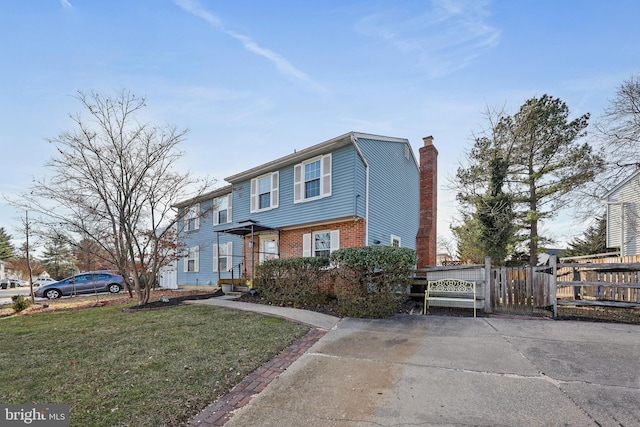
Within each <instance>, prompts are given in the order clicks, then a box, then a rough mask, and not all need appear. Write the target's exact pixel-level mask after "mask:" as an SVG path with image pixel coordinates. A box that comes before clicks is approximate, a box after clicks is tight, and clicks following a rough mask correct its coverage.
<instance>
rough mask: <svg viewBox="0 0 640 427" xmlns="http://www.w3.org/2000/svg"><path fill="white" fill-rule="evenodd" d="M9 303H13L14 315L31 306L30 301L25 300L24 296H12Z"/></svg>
mask: <svg viewBox="0 0 640 427" xmlns="http://www.w3.org/2000/svg"><path fill="white" fill-rule="evenodd" d="M11 301H13V304H12V307H13V309H14V310H15V311H16V313H18V312H20V311H22V310H24V309H27V308H29V307H30V306H31V301H29V300H28V299H26V298H25V297H24V295H14V296H12V297H11Z"/></svg>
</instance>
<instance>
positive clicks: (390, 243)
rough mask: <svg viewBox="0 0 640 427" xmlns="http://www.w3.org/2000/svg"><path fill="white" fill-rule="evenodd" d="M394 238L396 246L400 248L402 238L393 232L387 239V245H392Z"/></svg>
mask: <svg viewBox="0 0 640 427" xmlns="http://www.w3.org/2000/svg"><path fill="white" fill-rule="evenodd" d="M394 240H397V241H398V247H399V248H401V247H402V239H401V238H400V236H396V235H395V234H392V235H391V238H390V239H389V246H393V241H394Z"/></svg>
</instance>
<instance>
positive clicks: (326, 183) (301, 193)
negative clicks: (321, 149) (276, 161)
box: [293, 153, 332, 203]
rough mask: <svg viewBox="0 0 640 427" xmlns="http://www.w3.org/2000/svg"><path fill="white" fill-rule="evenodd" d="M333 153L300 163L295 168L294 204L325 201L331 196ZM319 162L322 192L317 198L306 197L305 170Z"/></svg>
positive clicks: (319, 178) (319, 180)
mask: <svg viewBox="0 0 640 427" xmlns="http://www.w3.org/2000/svg"><path fill="white" fill-rule="evenodd" d="M331 156H332V155H331V153H329V154H325V155H322V156H316V157H313V158H310V159H307V160H305V161H304V162H302V163H298V164H297V165H295V166H294V167H293V203H304V202H310V201H313V200H318V199H323V198H325V197H329V196H331V187H332V185H331V174H332V157H331ZM316 162H319V165H320V176H319V177H318V182H319V184H320V190H319V192H318V195H317V196H314V197H306V195H305V184H306V179H305V178H306V177H305V168H306V166H307V165H310V164H311V163H316Z"/></svg>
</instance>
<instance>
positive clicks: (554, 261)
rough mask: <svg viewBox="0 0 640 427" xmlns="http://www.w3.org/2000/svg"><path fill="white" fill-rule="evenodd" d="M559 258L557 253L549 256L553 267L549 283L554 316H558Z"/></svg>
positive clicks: (550, 264)
mask: <svg viewBox="0 0 640 427" xmlns="http://www.w3.org/2000/svg"><path fill="white" fill-rule="evenodd" d="M557 262H558V261H557V259H556V256H555V255H551V256H550V257H549V266H550V267H551V282H550V283H549V294H550V295H549V296H550V297H551V304H552V305H553V318H554V319H556V318H558V294H557V287H558V283H557V281H556V279H557V277H558V269H557V268H556V267H557Z"/></svg>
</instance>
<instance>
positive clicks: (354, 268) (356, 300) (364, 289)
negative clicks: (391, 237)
mask: <svg viewBox="0 0 640 427" xmlns="http://www.w3.org/2000/svg"><path fill="white" fill-rule="evenodd" d="M330 259H331V262H332V263H333V264H334V265H336V266H338V268H337V281H336V284H335V292H336V298H337V300H338V309H339V311H340V315H341V316H349V317H372V318H382V317H389V316H393V315H394V314H395V313H396V312H397V310H398V307H399V306H400V304H402V303H403V302H404V301H406V299H407V292H406V290H407V287H408V286H409V285H410V284H411V281H412V279H413V271H414V268H415V264H416V254H415V251H413V250H412V249H408V248H396V247H390V246H363V247H355V248H346V249H339V250H337V251H335V252H333V253H332V254H331V258H330Z"/></svg>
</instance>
